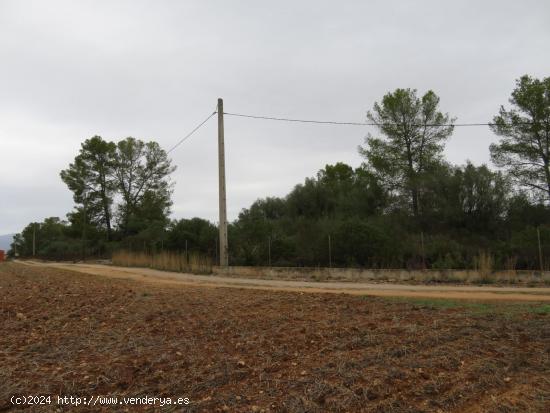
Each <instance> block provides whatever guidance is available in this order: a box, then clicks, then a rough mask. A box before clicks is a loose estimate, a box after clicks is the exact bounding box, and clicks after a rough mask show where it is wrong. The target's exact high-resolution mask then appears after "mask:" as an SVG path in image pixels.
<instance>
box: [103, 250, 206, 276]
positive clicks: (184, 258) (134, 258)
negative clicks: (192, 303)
mask: <svg viewBox="0 0 550 413" xmlns="http://www.w3.org/2000/svg"><path fill="white" fill-rule="evenodd" d="M112 261H113V264H115V265H120V266H122V267H147V268H154V269H157V270H163V271H176V272H190V273H193V274H211V273H212V259H211V258H210V257H206V256H202V255H200V254H198V253H194V252H190V253H188V254H187V255H186V254H185V253H177V252H171V251H163V252H158V253H155V254H150V253H146V252H135V251H127V250H120V251H115V252H114V253H113V257H112Z"/></svg>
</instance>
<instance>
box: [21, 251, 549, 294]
mask: <svg viewBox="0 0 550 413" xmlns="http://www.w3.org/2000/svg"><path fill="white" fill-rule="evenodd" d="M23 263H24V264H27V265H33V266H46V267H53V268H59V269H65V270H71V271H78V272H81V273H85V274H93V275H100V276H104V277H109V278H121V279H132V280H136V281H142V282H148V283H155V284H159V283H160V284H172V285H178V284H179V285H192V286H200V287H225V288H227V287H233V288H248V289H257V290H271V291H292V292H308V293H336V294H341V293H344V294H351V295H370V296H379V297H418V298H448V299H457V300H475V301H489V300H491V301H492V300H500V301H550V288H545V287H532V288H531V287H494V286H491V287H490V286H466V285H464V286H456V285H455V286H451V285H437V286H431V285H405V284H375V283H349V282H308V281H286V280H266V279H250V278H233V277H222V276H213V275H193V274H182V273H176V272H168V271H158V270H152V269H148V268H127V267H115V266H107V265H101V264H68V263H37V262H32V261H25V262H23Z"/></svg>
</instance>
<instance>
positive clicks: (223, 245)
mask: <svg viewBox="0 0 550 413" xmlns="http://www.w3.org/2000/svg"><path fill="white" fill-rule="evenodd" d="M223 138H224V136H223V99H221V98H220V99H218V172H219V185H220V194H219V195H220V222H219V229H220V267H227V266H228V264H229V257H228V255H229V254H228V245H227V205H226V197H225V145H224V140H223Z"/></svg>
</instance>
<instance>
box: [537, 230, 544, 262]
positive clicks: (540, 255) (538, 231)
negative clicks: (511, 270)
mask: <svg viewBox="0 0 550 413" xmlns="http://www.w3.org/2000/svg"><path fill="white" fill-rule="evenodd" d="M537 241H538V243H539V265H540V271H541V272H542V271H544V262H543V259H542V248H541V245H540V227H537Z"/></svg>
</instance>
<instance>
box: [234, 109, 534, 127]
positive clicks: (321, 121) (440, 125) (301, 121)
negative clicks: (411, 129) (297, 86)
mask: <svg viewBox="0 0 550 413" xmlns="http://www.w3.org/2000/svg"><path fill="white" fill-rule="evenodd" d="M223 113H224V115H228V116H238V117H241V118H252V119H260V120H275V121H282V122H298V123H316V124H324V125H349V126H387V125H395V126H399V125H400V124H398V123H393V124H392V123H369V122H338V121H333V120H312V119H296V118H279V117H275V116H258V115H245V114H242V113H229V112H223ZM523 124H524V125H531V123H523ZM494 125H496V123H441V124H436V123H433V124H432V123H428V124H426V125H413V126H419V127H422V126H426V127H438V126H439V127H446V126H453V127H454V126H494Z"/></svg>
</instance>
